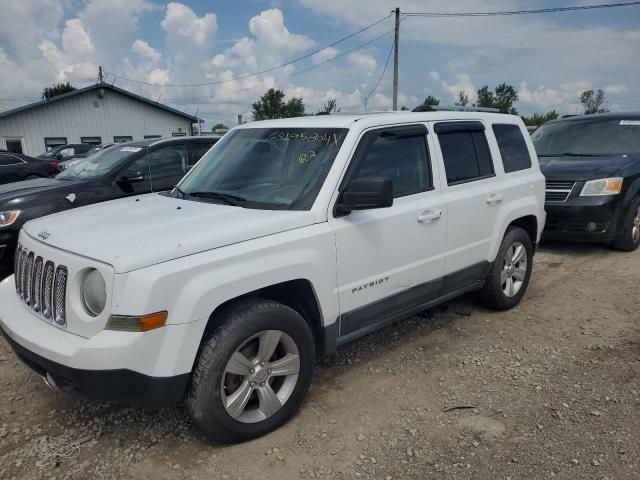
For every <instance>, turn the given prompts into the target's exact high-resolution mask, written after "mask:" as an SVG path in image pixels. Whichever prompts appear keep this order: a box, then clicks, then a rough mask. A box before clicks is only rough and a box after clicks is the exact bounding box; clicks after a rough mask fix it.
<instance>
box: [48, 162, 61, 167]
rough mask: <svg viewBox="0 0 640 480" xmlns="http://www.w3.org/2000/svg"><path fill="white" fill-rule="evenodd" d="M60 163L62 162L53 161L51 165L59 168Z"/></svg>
mask: <svg viewBox="0 0 640 480" xmlns="http://www.w3.org/2000/svg"><path fill="white" fill-rule="evenodd" d="M59 163H60V162H57V161H53V162H49V165H51V166H52V167H53V168H58V164H59Z"/></svg>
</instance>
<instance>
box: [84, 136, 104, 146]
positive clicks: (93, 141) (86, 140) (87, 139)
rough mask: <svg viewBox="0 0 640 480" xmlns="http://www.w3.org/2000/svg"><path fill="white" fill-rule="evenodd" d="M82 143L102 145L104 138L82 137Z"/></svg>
mask: <svg viewBox="0 0 640 480" xmlns="http://www.w3.org/2000/svg"><path fill="white" fill-rule="evenodd" d="M80 143H88V144H90V145H100V144H101V143H102V138H100V137H80Z"/></svg>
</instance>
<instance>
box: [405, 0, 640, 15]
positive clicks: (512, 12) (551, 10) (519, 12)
mask: <svg viewBox="0 0 640 480" xmlns="http://www.w3.org/2000/svg"><path fill="white" fill-rule="evenodd" d="M637 5H640V1H636V2H618V3H603V4H600V5H582V6H577V7H554V8H538V9H535V10H504V11H495V12H402V14H403V15H405V16H407V17H495V16H508V15H531V14H541V13H559V12H574V11H577V10H594V9H600V8H617V7H632V6H637Z"/></svg>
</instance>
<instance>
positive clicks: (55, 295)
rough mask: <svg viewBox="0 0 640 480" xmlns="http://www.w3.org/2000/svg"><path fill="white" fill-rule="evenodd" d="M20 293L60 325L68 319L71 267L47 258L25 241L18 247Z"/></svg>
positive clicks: (17, 276) (18, 292) (40, 312)
mask: <svg viewBox="0 0 640 480" xmlns="http://www.w3.org/2000/svg"><path fill="white" fill-rule="evenodd" d="M15 259H16V264H15V282H16V293H17V294H18V295H19V296H20V298H21V299H22V300H23V301H24V302H25V303H26V304H27V305H28V306H30V307H31V308H32V309H33V310H34V311H35V312H37V313H39V314H41V315H42V316H43V317H44V318H46V319H47V320H54V321H55V322H56V323H57V324H58V325H65V324H66V323H67V312H66V303H65V299H66V296H67V278H68V270H67V267H65V266H63V265H58V267H57V268H56V266H55V265H54V264H53V262H51V261H45V260H44V259H43V258H42V257H41V256H38V255H37V254H36V253H35V252H33V251H32V252H29V251H28V250H27V249H26V248H24V247H23V246H22V245H18V248H17V250H16V255H15Z"/></svg>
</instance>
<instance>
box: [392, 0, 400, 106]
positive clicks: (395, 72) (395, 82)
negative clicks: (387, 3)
mask: <svg viewBox="0 0 640 480" xmlns="http://www.w3.org/2000/svg"><path fill="white" fill-rule="evenodd" d="M395 12H396V37H395V40H394V42H393V109H394V110H398V41H399V40H400V8H399V7H396V10H395Z"/></svg>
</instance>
